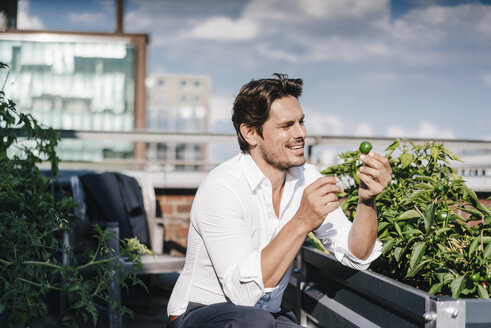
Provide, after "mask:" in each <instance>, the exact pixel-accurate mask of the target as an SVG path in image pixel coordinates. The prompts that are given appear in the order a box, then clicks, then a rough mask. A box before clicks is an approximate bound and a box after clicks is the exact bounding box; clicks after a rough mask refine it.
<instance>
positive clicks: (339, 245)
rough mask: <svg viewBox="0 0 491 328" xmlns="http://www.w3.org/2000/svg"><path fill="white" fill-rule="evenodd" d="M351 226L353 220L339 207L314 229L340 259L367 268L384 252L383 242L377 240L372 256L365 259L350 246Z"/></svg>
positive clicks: (350, 264) (358, 267)
mask: <svg viewBox="0 0 491 328" xmlns="http://www.w3.org/2000/svg"><path fill="white" fill-rule="evenodd" d="M350 228H351V222H350V221H349V220H348V218H347V217H346V215H345V214H344V213H343V211H342V209H341V208H340V207H338V208H337V209H336V210H334V211H332V212H331V213H329V214H328V215H327V217H326V219H325V220H324V222H323V223H322V224H321V225H320V226H319V227H318V228H317V229H316V230H314V235H315V236H316V237H317V238H318V239H319V240H320V241H321V242H322V244H323V245H324V247H326V249H327V250H329V251H330V252H331V253H333V255H334V256H335V257H336V259H337V260H338V261H340V262H341V263H343V264H344V265H346V266H348V267H351V268H354V269H357V270H366V269H368V267H369V266H370V263H372V262H373V261H374V260H375V259H376V258H377V257H379V256H380V254H382V243H381V242H380V241H379V240H376V241H375V246H374V247H373V250H372V253H371V254H370V256H369V257H368V258H367V259H365V260H362V259H359V258H357V257H356V256H354V255H353V254H352V253H351V252H350V250H349V248H348V235H349V232H350Z"/></svg>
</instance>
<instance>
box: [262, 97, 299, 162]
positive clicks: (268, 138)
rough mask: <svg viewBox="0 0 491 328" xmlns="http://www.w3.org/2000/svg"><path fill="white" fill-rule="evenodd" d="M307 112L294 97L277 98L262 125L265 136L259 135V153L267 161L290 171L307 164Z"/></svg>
mask: <svg viewBox="0 0 491 328" xmlns="http://www.w3.org/2000/svg"><path fill="white" fill-rule="evenodd" d="M304 116H305V115H304V113H303V110H302V107H300V104H299V103H298V101H297V99H296V98H295V97H292V96H287V97H283V98H279V99H276V100H275V101H274V102H273V103H272V104H271V110H270V112H269V117H268V119H267V120H266V122H264V124H263V129H262V132H263V138H258V144H257V146H258V147H257V148H258V151H259V152H258V153H259V154H260V155H261V157H262V159H263V160H264V162H265V163H266V164H268V165H269V166H272V167H273V168H275V169H280V170H287V169H289V168H291V167H295V166H300V165H303V164H304V163H305V155H304V146H305V135H306V130H305V125H304Z"/></svg>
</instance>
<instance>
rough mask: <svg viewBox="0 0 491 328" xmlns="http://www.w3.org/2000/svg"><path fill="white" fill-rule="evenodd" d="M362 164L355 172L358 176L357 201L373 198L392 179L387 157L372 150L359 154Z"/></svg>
mask: <svg viewBox="0 0 491 328" xmlns="http://www.w3.org/2000/svg"><path fill="white" fill-rule="evenodd" d="M360 160H361V161H362V162H363V164H364V165H363V166H362V167H361V168H360V170H359V171H358V172H357V175H358V177H359V178H360V189H359V190H358V197H359V201H362V202H366V201H371V200H374V199H375V197H377V195H378V194H380V193H381V192H382V191H383V190H384V189H385V187H387V185H388V184H389V183H390V181H392V168H391V167H390V163H389V160H388V159H387V157H385V156H383V155H380V154H378V153H376V152H374V151H371V152H370V153H368V154H366V155H361V156H360Z"/></svg>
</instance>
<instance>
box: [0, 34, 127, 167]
mask: <svg viewBox="0 0 491 328" xmlns="http://www.w3.org/2000/svg"><path fill="white" fill-rule="evenodd" d="M0 61H1V62H4V63H6V64H8V65H9V67H10V69H9V71H8V74H4V73H2V74H3V75H2V76H3V79H2V81H0V82H1V83H2V84H0V87H2V88H3V90H4V92H5V94H6V97H7V98H9V99H12V100H13V101H14V102H15V103H16V104H17V106H16V108H17V110H19V111H21V112H24V113H30V114H32V115H33V116H34V117H35V118H37V119H38V120H39V121H40V122H41V123H43V124H45V125H47V126H50V127H52V128H55V129H69V130H70V129H73V130H95V131H129V130H133V127H134V120H135V45H134V44H133V43H132V42H131V40H130V39H128V38H124V37H121V36H119V37H118V36H114V37H112V36H108V35H105V36H90V35H67V34H56V33H51V34H50V33H32V34H30V33H0ZM59 156H60V158H61V159H62V160H67V161H69V160H73V161H99V160H102V159H104V158H126V157H132V156H133V144H132V143H131V142H114V141H104V140H100V141H98V142H93V141H90V142H89V141H84V140H75V139H64V140H62V142H61V143H60V146H59Z"/></svg>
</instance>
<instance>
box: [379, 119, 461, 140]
mask: <svg viewBox="0 0 491 328" xmlns="http://www.w3.org/2000/svg"><path fill="white" fill-rule="evenodd" d="M386 136H387V137H390V138H421V139H455V138H456V134H455V132H454V131H453V130H452V129H450V128H444V127H441V126H437V125H435V124H433V123H430V122H428V121H422V122H420V123H419V127H418V129H417V130H414V129H409V132H408V130H405V129H404V128H402V127H400V126H390V127H389V128H388V129H387V132H386Z"/></svg>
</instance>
